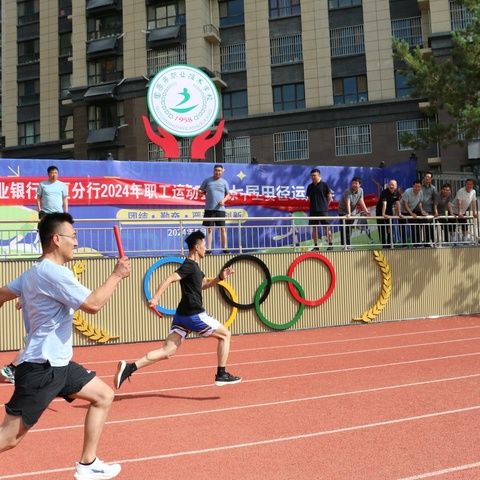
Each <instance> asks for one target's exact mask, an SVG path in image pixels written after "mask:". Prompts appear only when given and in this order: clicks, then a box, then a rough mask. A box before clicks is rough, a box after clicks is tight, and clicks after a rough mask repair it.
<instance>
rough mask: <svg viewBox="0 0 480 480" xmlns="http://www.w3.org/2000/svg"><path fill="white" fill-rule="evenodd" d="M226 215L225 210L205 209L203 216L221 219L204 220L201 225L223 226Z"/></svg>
mask: <svg viewBox="0 0 480 480" xmlns="http://www.w3.org/2000/svg"><path fill="white" fill-rule="evenodd" d="M226 215H227V212H226V211H225V210H205V212H204V214H203V218H221V219H222V220H205V221H204V222H203V224H202V225H203V226H204V227H213V226H214V225H215V226H217V227H224V226H225V217H226Z"/></svg>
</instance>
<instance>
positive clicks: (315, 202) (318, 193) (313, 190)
mask: <svg viewBox="0 0 480 480" xmlns="http://www.w3.org/2000/svg"><path fill="white" fill-rule="evenodd" d="M310 178H311V179H312V183H310V184H309V185H308V187H307V197H308V199H309V200H310V216H311V217H327V216H328V206H329V205H330V202H331V201H332V192H331V190H330V187H329V186H328V185H327V183H325V182H324V181H323V180H322V176H321V173H320V170H319V169H318V168H314V169H312V170H311V172H310ZM320 223H321V224H322V225H323V226H324V227H325V230H326V233H327V239H328V248H327V250H332V249H333V242H332V231H331V229H330V224H329V222H328V220H309V222H308V224H309V225H311V226H312V240H313V245H314V247H313V250H314V251H318V225H319V224H320Z"/></svg>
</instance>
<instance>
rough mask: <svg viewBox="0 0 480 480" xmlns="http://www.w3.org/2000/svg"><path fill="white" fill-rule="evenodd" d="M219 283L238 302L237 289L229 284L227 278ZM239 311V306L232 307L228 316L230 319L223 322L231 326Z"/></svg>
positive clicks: (226, 325)
mask: <svg viewBox="0 0 480 480" xmlns="http://www.w3.org/2000/svg"><path fill="white" fill-rule="evenodd" d="M208 280H213V278H209V279H208ZM218 284H219V285H221V286H222V287H224V288H225V290H226V291H227V292H228V293H229V294H230V297H231V298H232V300H233V301H234V302H235V303H237V302H238V298H237V295H236V293H235V290H233V288H232V286H231V285H229V284H228V283H227V282H226V281H225V280H221V281H220V282H218ZM237 312H238V308H237V307H233V308H232V313H231V314H230V316H229V317H228V320H227V321H226V322H225V323H224V324H223V325H224V326H225V327H227V328H228V327H230V325H231V324H232V323H233V321H234V320H235V317H236V316H237Z"/></svg>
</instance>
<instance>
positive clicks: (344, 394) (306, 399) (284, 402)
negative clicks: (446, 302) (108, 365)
mask: <svg viewBox="0 0 480 480" xmlns="http://www.w3.org/2000/svg"><path fill="white" fill-rule="evenodd" d="M478 377H480V373H478V374H475V375H464V376H461V377H451V378H441V379H436V380H428V381H424V382H415V383H404V384H400V385H388V386H386V387H375V388H366V389H362V390H352V391H349V392H340V393H329V394H325V395H315V396H313V397H301V398H293V399H287V400H278V401H275V402H264V403H254V404H250V405H237V406H234V407H223V408H214V409H209V410H197V411H192V412H182V413H172V414H166V415H156V416H150V417H140V418H129V419H124V420H111V421H107V422H106V425H117V424H124V423H135V422H151V421H152V420H165V419H167V418H180V417H190V416H195V415H205V414H207V413H208V414H210V413H212V414H218V413H225V412H231V411H235V410H244V409H245V410H246V409H251V408H264V407H273V406H282V405H289V404H292V403H300V402H311V401H317V400H325V399H330V398H339V397H347V396H350V395H363V394H366V393H377V392H382V391H388V390H396V389H400V388H412V387H419V386H423V385H432V384H438V383H443V382H453V381H459V380H466V379H470V378H478ZM146 393H152V391H151V390H149V391H144V392H135V393H127V394H123V395H122V396H134V395H141V394H146ZM70 428H83V423H82V424H78V425H69V426H64V427H50V428H39V429H35V430H32V431H31V433H37V432H51V431H57V430H68V429H70Z"/></svg>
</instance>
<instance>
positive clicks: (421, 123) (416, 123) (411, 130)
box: [397, 118, 429, 151]
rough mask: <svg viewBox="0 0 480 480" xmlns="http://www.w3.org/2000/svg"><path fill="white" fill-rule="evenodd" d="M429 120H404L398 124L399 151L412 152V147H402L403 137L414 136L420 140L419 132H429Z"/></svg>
mask: <svg viewBox="0 0 480 480" xmlns="http://www.w3.org/2000/svg"><path fill="white" fill-rule="evenodd" d="M428 127H429V120H428V118H418V119H415V120H402V121H400V122H397V143H398V150H399V151H403V150H411V149H412V147H407V146H405V145H402V142H401V137H402V135H405V134H409V135H413V136H414V137H415V138H418V132H419V131H421V130H428Z"/></svg>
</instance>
